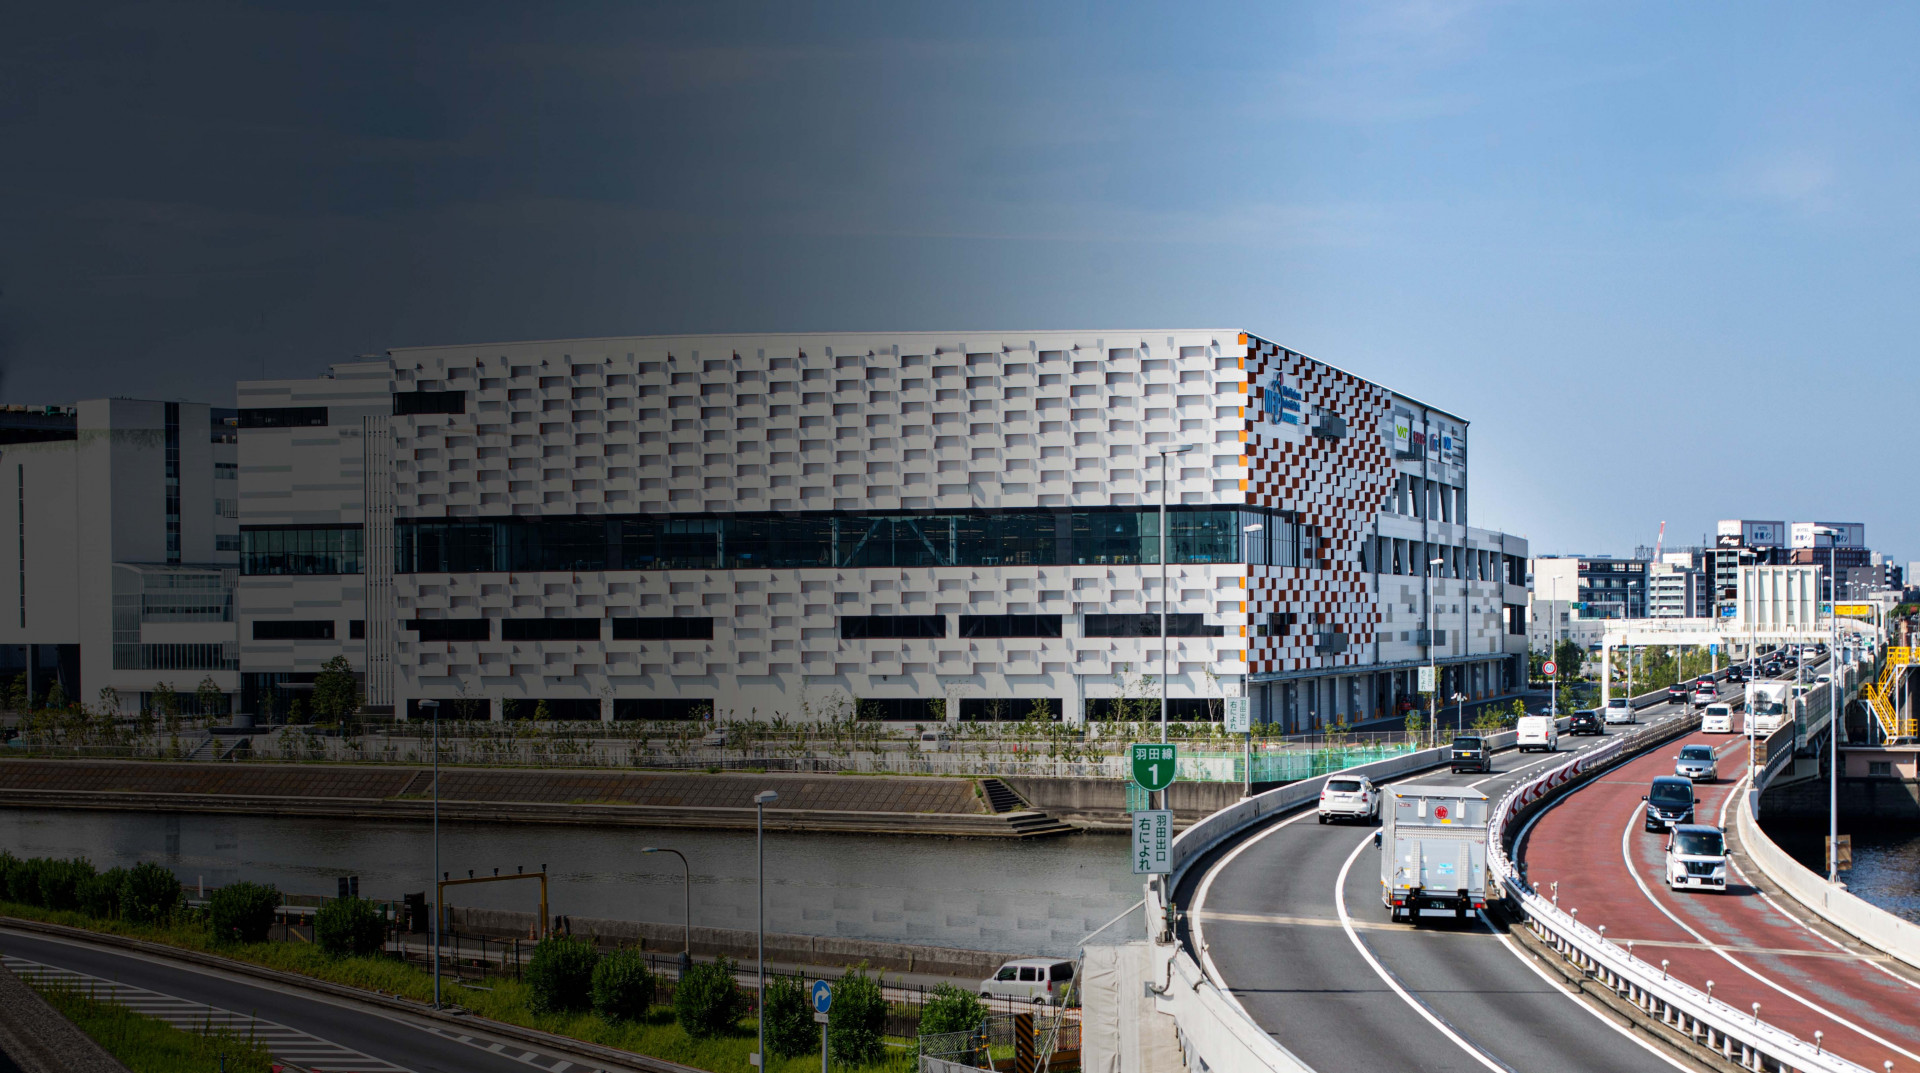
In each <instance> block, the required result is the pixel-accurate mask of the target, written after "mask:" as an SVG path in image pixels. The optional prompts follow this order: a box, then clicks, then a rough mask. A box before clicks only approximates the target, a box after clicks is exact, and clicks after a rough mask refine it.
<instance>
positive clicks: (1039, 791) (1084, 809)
mask: <svg viewBox="0 0 1920 1073" xmlns="http://www.w3.org/2000/svg"><path fill="white" fill-rule="evenodd" d="M999 779H1000V781H1001V782H1004V783H1006V784H1007V785H1008V786H1011V787H1012V788H1013V791H1014V792H1015V793H1017V794H1019V795H1020V796H1021V797H1024V798H1026V799H1027V802H1028V803H1029V804H1031V805H1032V806H1033V807H1034V808H1037V809H1039V810H1040V811H1042V812H1045V813H1047V814H1049V815H1051V816H1055V817H1058V818H1059V819H1063V820H1068V821H1070V822H1073V823H1086V824H1102V825H1109V826H1112V827H1113V829H1114V830H1117V831H1125V830H1127V829H1128V827H1129V826H1130V825H1129V823H1128V818H1127V784H1126V783H1124V782H1119V781H1117V780H1114V779H1050V778H1038V777H1028V776H1017V775H1002V776H999ZM1238 800H1240V784H1239V783H1237V782H1176V783H1174V784H1173V785H1172V786H1171V787H1168V789H1167V807H1168V808H1171V809H1172V810H1173V818H1174V822H1175V823H1193V822H1195V821H1197V820H1200V819H1202V818H1204V817H1206V816H1209V815H1211V814H1213V813H1215V812H1218V811H1219V810H1221V809H1223V808H1226V807H1227V806H1228V805H1231V804H1233V803H1234V802H1236V801H1238Z"/></svg>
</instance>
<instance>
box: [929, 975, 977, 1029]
mask: <svg viewBox="0 0 1920 1073" xmlns="http://www.w3.org/2000/svg"><path fill="white" fill-rule="evenodd" d="M986 1019H987V1006H986V1004H985V1003H983V1002H981V1001H980V997H979V996H978V995H975V994H974V993H973V992H971V991H967V990H964V989H962V988H958V987H955V986H953V985H952V984H940V985H938V986H936V987H935V988H934V989H933V990H932V991H931V992H929V993H928V995H927V1000H926V1002H925V1003H924V1004H922V1005H921V1007H920V1034H921V1035H923V1036H936V1035H939V1034H940V1033H942V1032H970V1031H972V1030H974V1029H976V1028H979V1027H980V1025H981V1024H982V1023H983V1022H985V1021H986Z"/></svg>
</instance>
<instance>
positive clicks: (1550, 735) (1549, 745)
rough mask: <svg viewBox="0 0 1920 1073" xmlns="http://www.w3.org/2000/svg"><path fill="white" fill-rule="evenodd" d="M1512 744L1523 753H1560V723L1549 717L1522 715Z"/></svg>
mask: <svg viewBox="0 0 1920 1073" xmlns="http://www.w3.org/2000/svg"><path fill="white" fill-rule="evenodd" d="M1513 744H1514V746H1515V747H1517V748H1518V749H1519V750H1520V751H1521V752H1523V753H1530V752H1533V751H1534V750H1535V749H1542V750H1545V751H1547V752H1550V753H1556V752H1559V751H1560V723H1559V720H1557V719H1555V718H1553V717H1552V716H1550V715H1523V716H1521V717H1520V725H1519V727H1518V728H1517V733H1516V734H1515V736H1514V739H1513Z"/></svg>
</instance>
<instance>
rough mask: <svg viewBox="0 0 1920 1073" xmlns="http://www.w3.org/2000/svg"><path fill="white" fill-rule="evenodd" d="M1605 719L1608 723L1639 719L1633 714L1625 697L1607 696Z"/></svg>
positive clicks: (1636, 720) (1629, 721) (1634, 721)
mask: <svg viewBox="0 0 1920 1073" xmlns="http://www.w3.org/2000/svg"><path fill="white" fill-rule="evenodd" d="M1606 720H1607V722H1608V724H1610V725H1611V724H1614V723H1637V722H1639V721H1640V720H1639V719H1638V718H1636V717H1635V716H1634V714H1633V706H1632V705H1631V704H1629V703H1627V698H1625V697H1608V698H1607V711H1606Z"/></svg>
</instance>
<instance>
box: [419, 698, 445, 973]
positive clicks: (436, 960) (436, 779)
mask: <svg viewBox="0 0 1920 1073" xmlns="http://www.w3.org/2000/svg"><path fill="white" fill-rule="evenodd" d="M419 707H420V709H421V710H422V711H425V712H427V713H428V715H429V717H430V718H431V719H432V721H433V882H434V884H435V886H434V888H433V889H434V890H436V891H437V890H439V889H440V887H439V886H438V884H439V882H440V702H439V701H437V700H423V701H421V702H420V705H419ZM440 912H441V908H440V899H439V897H438V896H437V895H436V896H435V897H434V899H433V917H432V919H431V920H430V921H429V922H428V923H429V924H430V925H431V926H432V928H433V934H432V935H431V936H430V937H429V938H430V940H431V943H432V946H433V1008H434V1009H436V1010H437V1009H439V1008H440Z"/></svg>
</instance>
